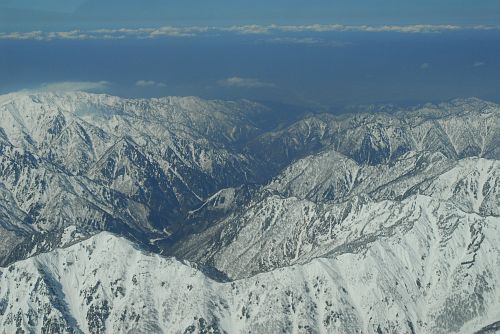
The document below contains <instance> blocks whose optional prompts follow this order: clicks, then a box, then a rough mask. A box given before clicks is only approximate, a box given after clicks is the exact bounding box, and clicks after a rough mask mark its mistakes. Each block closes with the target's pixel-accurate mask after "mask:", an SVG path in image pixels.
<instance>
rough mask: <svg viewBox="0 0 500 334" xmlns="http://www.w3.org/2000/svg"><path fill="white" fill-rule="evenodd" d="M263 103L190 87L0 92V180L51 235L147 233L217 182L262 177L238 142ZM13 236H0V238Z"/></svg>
mask: <svg viewBox="0 0 500 334" xmlns="http://www.w3.org/2000/svg"><path fill="white" fill-rule="evenodd" d="M270 113H271V111H270V110H269V109H267V108H266V107H264V106H262V105H259V104H256V103H253V102H249V101H241V102H222V101H206V100H202V99H199V98H195V97H185V98H177V97H169V98H161V99H150V100H127V99H120V98H117V97H112V96H108V95H95V94H87V93H37V94H30V93H16V94H10V95H5V96H2V97H0V120H1V122H0V184H2V185H3V187H4V188H5V191H6V192H7V193H8V195H6V198H12V203H14V204H15V205H16V206H17V207H18V209H19V210H20V211H22V212H24V213H25V216H26V217H25V220H26V221H28V222H30V224H31V225H32V227H33V228H34V229H35V230H36V231H37V232H40V233H44V234H45V237H44V238H45V239H49V237H48V236H49V235H51V239H54V238H55V240H50V242H49V244H57V243H58V242H59V241H58V239H59V238H60V236H61V235H62V234H63V233H64V230H65V229H66V228H68V227H71V226H76V227H77V229H78V230H79V231H80V232H81V233H84V234H89V233H90V234H91V233H93V231H99V230H110V231H114V232H117V233H121V234H125V235H129V236H130V237H131V238H133V239H137V240H143V241H145V242H148V241H149V240H150V239H152V238H155V237H161V236H163V237H165V236H168V235H169V234H170V233H172V231H173V230H175V229H176V228H177V225H178V224H179V223H180V222H182V220H183V217H184V216H185V214H186V212H187V211H189V210H191V209H195V208H197V207H199V206H200V205H202V203H203V201H204V200H206V198H208V197H209V196H210V195H212V194H214V193H215V192H216V191H218V190H219V189H221V188H226V187H230V186H240V185H242V184H245V183H254V182H259V181H260V180H261V179H262V178H263V177H264V178H265V177H268V176H265V174H266V173H265V171H263V169H262V166H260V164H259V163H258V162H256V161H254V160H252V158H251V157H250V156H248V155H245V154H243V153H241V152H240V151H239V150H238V148H239V147H240V146H241V145H243V144H244V143H246V142H247V141H248V140H249V139H251V138H254V137H255V136H257V135H258V134H261V133H262V130H260V129H259V126H260V125H261V124H262V123H264V122H265V120H266V117H268V116H269V115H270ZM254 120H255V121H254ZM266 126H269V124H268V125H266ZM70 229H73V228H72V227H71V228H70ZM16 233H17V234H20V233H21V231H18V232H16ZM11 238H12V237H11ZM47 241H48V240H47ZM10 245H11V242H9V243H7V242H5V243H4V242H3V240H2V242H1V245H0V246H1V247H0V248H3V249H2V251H4V250H5V251H6V250H7V249H9V247H10ZM30 247H34V245H33V244H31V245H24V246H23V247H21V249H22V250H23V251H21V252H20V251H19V250H16V251H15V252H14V253H13V254H12V256H11V257H12V258H13V259H15V258H20V257H23V256H24V255H23V252H25V251H26V249H27V248H30ZM40 247H41V245H40ZM0 254H2V253H1V252H0ZM2 260H3V262H8V260H9V259H7V260H6V259H5V258H1V257H0V263H1V262H2Z"/></svg>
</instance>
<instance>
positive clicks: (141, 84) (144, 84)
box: [135, 80, 167, 88]
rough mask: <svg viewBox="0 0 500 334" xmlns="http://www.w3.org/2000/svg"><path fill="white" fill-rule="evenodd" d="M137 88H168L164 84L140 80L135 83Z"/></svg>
mask: <svg viewBox="0 0 500 334" xmlns="http://www.w3.org/2000/svg"><path fill="white" fill-rule="evenodd" d="M135 85H136V86H137V87H158V88H161V87H167V85H166V84H165V83H163V82H157V81H153V80H138V81H136V82H135Z"/></svg>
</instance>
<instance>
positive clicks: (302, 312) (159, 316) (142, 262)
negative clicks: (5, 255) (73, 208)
mask: <svg viewBox="0 0 500 334" xmlns="http://www.w3.org/2000/svg"><path fill="white" fill-rule="evenodd" d="M427 223H428V224H427V225H424V224H420V225H414V227H413V228H412V229H411V230H409V231H407V232H406V233H404V234H402V233H399V234H398V235H395V236H393V237H390V238H380V239H378V240H377V241H376V242H374V243H373V244H371V245H370V246H369V247H368V248H367V249H366V250H365V251H363V252H359V253H345V254H342V255H339V256H337V257H335V258H330V259H317V260H313V261H311V262H310V263H308V264H305V265H296V266H292V267H287V268H283V269H277V270H275V271H272V272H269V273H264V274H259V275H256V276H253V277H251V278H248V279H243V280H238V281H234V282H226V283H224V282H223V281H221V280H219V279H217V276H214V275H213V274H211V273H206V272H204V271H203V270H201V271H200V270H199V269H197V268H196V266H193V265H191V264H189V263H186V262H184V263H183V262H179V261H177V260H174V259H171V258H163V257H160V256H158V255H154V254H148V253H144V252H143V251H141V250H140V249H139V248H137V247H136V246H135V245H133V244H131V243H130V242H128V241H126V240H124V239H122V238H118V237H116V236H114V235H111V234H107V233H101V234H99V235H97V236H95V237H93V238H91V239H89V240H86V241H83V242H80V243H78V244H76V245H74V246H70V247H68V248H65V249H61V250H57V251H55V252H52V253H48V254H43V255H39V256H36V257H34V258H31V259H28V260H25V261H21V262H18V263H16V264H14V265H12V266H10V267H9V268H6V269H2V270H1V271H0V283H1V284H0V324H1V325H2V328H3V329H4V330H5V331H6V332H15V330H16V329H18V328H21V329H24V330H28V331H35V332H43V333H126V332H129V333H205V332H213V333H219V332H220V333H223V332H226V333H249V332H256V333H277V332H297V333H307V332H314V333H337V332H338V333H376V332H380V331H382V332H384V333H413V332H417V333H421V332H426V333H431V332H432V333H449V332H462V333H470V332H472V331H474V330H477V329H480V328H482V327H484V326H486V325H489V324H490V323H492V322H494V320H496V319H498V317H499V316H500V313H499V312H498V310H499V306H500V305H499V303H500V299H499V298H500V295H499V291H498V278H499V275H500V272H499V268H500V266H499V264H500V263H499V257H498V243H497V242H496V241H497V240H498V237H500V235H499V232H500V231H499V227H498V224H493V223H492V222H491V221H486V222H482V223H478V224H476V225H473V226H475V228H474V229H470V230H469V226H466V225H465V224H464V225H459V226H456V227H455V228H453V229H446V230H444V229H443V227H442V226H439V222H437V221H435V220H434V219H432V218H429V220H428V222H427ZM443 232H446V234H441V233H443ZM478 233H479V234H480V235H481V236H482V237H481V239H480V240H479V239H478V238H477V237H478V235H477V234H478Z"/></svg>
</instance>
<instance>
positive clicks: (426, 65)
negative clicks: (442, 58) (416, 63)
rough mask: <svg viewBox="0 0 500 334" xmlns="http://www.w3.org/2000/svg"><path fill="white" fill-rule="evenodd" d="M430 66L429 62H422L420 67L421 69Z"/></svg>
mask: <svg viewBox="0 0 500 334" xmlns="http://www.w3.org/2000/svg"><path fill="white" fill-rule="evenodd" d="M429 67H431V65H430V64H429V63H423V64H420V69H421V70H426V69H428V68H429Z"/></svg>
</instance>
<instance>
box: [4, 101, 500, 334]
mask: <svg viewBox="0 0 500 334" xmlns="http://www.w3.org/2000/svg"><path fill="white" fill-rule="evenodd" d="M278 118H279V117H276V114H273V111H271V110H269V109H268V108H266V107H264V106H262V105H260V104H255V103H252V102H248V101H241V102H221V101H204V100H201V99H197V98H162V99H151V100H127V99H120V98H116V97H111V96H107V95H93V94H86V93H61V94H54V93H40V94H28V93H19V94H13V95H7V96H3V97H0V120H1V123H0V153H1V154H0V195H1V199H0V237H1V239H0V246H1V247H0V260H1V261H2V263H3V264H4V265H5V266H6V267H5V268H2V269H0V328H2V329H4V328H5V331H6V332H16V330H18V329H22V330H24V331H25V332H35V333H39V332H40V333H128V332H129V333H207V332H212V333H250V332H253V333H279V332H286V333H288V332H296V333H409V334H414V333H455V332H456V333H474V332H481V331H482V332H483V333H484V332H486V331H487V330H488V329H489V328H494V327H495V326H497V322H498V321H499V320H500V311H499V310H500V293H499V292H500V291H499V290H500V286H499V280H500V271H499V270H500V269H499V268H500V244H499V242H498V240H500V178H499V173H500V151H499V144H500V126H499V125H500V107H499V106H497V105H495V104H493V103H488V102H484V101H480V100H477V99H467V100H456V101H453V102H450V103H446V104H440V105H426V106H423V107H419V108H414V109H411V110H405V111H398V112H391V113H387V112H372V113H360V114H349V115H341V116H334V115H325V114H321V115H310V116H307V117H304V118H303V119H301V120H299V121H297V122H295V123H293V124H291V125H289V126H287V127H284V128H281V129H280V130H271V131H267V130H265V129H269V128H272V127H273V126H272V125H270V124H269V123H272V122H274V123H273V124H276V125H277V121H276V120H277V119H278ZM266 119H268V121H267V123H268V124H265V123H266V121H265V120H266ZM271 120H273V121H272V122H271ZM266 131H267V132H266ZM102 230H106V231H111V232H113V233H107V232H104V233H98V234H96V233H97V232H98V231H102ZM118 235H121V236H122V237H119V236H118ZM123 236H125V237H126V239H125V238H123ZM130 240H131V241H130ZM55 248H59V249H55ZM49 250H51V251H50V252H47V251H49ZM155 252H156V253H160V254H162V255H160V254H155ZM41 253H43V254H41ZM164 255H174V256H175V257H176V258H178V259H181V260H179V261H178V260H175V259H173V258H168V257H165V256H164ZM20 259H23V260H20ZM15 261H17V262H15ZM13 262H15V263H13Z"/></svg>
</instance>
